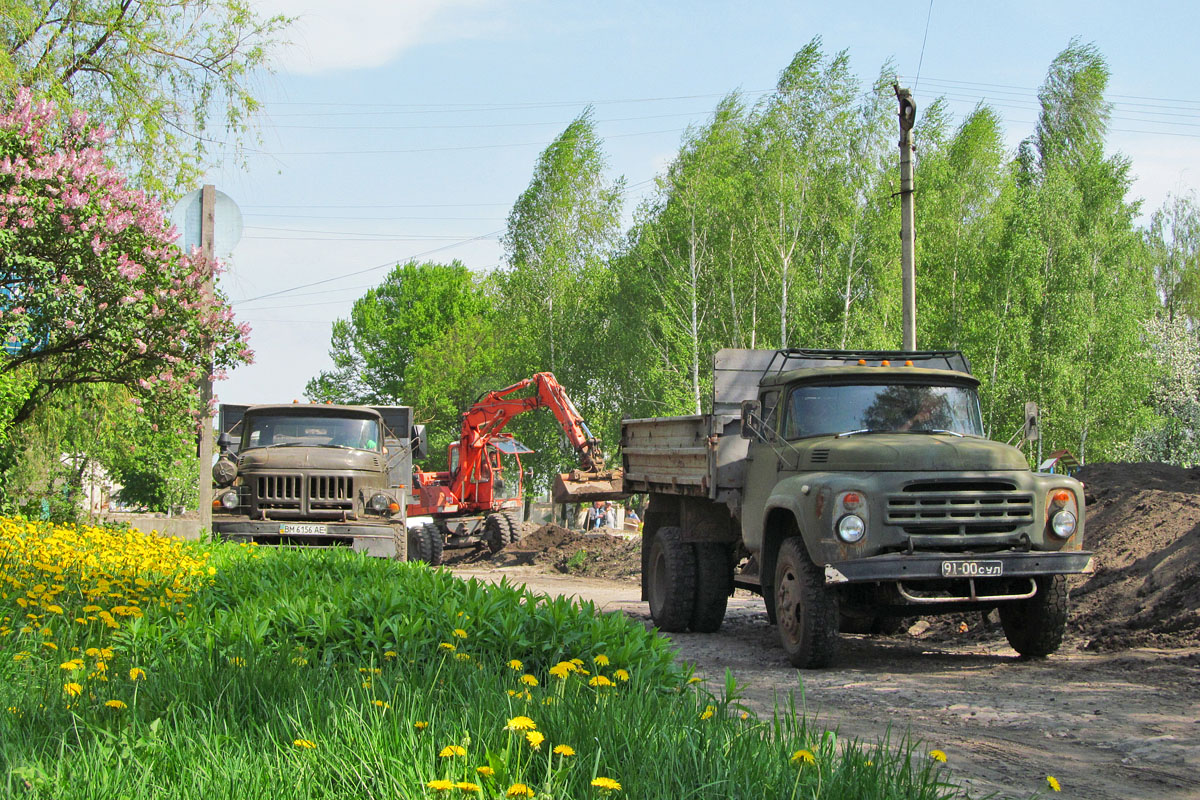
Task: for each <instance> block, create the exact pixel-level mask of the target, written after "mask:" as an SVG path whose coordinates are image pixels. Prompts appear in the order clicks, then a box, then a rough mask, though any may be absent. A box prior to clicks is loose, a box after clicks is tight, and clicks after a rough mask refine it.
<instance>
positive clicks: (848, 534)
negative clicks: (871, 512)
mask: <svg viewBox="0 0 1200 800" xmlns="http://www.w3.org/2000/svg"><path fill="white" fill-rule="evenodd" d="M866 532H867V524H866V523H865V522H863V519H862V517H860V516H858V515H857V514H847V515H846V516H844V517H842V518H841V519H839V520H838V524H837V535H838V538H839V539H841V540H842V541H843V542H849V543H851V544H853V543H854V542H857V541H858V540H859V539H861V538H862V537H863V535H864V534H866Z"/></svg>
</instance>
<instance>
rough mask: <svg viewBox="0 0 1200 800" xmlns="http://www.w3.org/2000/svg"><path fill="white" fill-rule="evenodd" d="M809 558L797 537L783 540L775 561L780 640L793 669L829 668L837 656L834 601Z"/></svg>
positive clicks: (836, 622)
mask: <svg viewBox="0 0 1200 800" xmlns="http://www.w3.org/2000/svg"><path fill="white" fill-rule="evenodd" d="M823 577H824V576H822V574H821V571H820V570H819V569H818V568H817V565H816V564H814V563H813V562H812V560H811V559H809V557H808V553H807V552H806V551H805V549H804V540H803V539H801V538H800V537H799V536H793V537H791V538H788V539H784V540H783V543H782V544H781V545H780V546H779V556H778V558H777V559H776V561H775V585H774V592H775V613H776V616H777V617H778V619H779V641H780V643H781V644H782V645H783V649H784V651H786V652H787V656H788V661H790V662H791V663H792V666H794V667H800V668H801V669H813V668H815V667H824V666H828V665H829V664H830V663H831V662H832V661H833V658H834V656H835V655H836V654H837V645H838V607H837V598H836V597H834V595H833V593H832V592H830V591H829V590H827V589H826V588H825V585H824V583H825V582H824V579H823Z"/></svg>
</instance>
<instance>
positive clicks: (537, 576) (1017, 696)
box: [455, 565, 1200, 800]
mask: <svg viewBox="0 0 1200 800" xmlns="http://www.w3.org/2000/svg"><path fill="white" fill-rule="evenodd" d="M455 572H456V573H457V574H459V575H462V576H463V577H468V576H475V577H478V578H480V579H482V580H498V579H499V577H500V576H501V575H507V576H508V577H509V579H510V580H514V581H518V582H524V583H526V584H527V585H528V586H529V588H531V589H533V590H534V591H537V592H545V593H547V594H553V595H558V594H566V595H575V596H578V597H580V598H583V599H587V600H592V601H594V602H595V603H596V604H597V606H598V607H599V608H600V609H601V610H604V611H620V612H623V613H626V614H629V615H630V616H632V617H635V618H637V619H640V620H643V621H645V622H646V623H647V624H649V617H650V614H649V609H648V608H647V605H646V604H645V603H643V602H641V601H639V600H638V587H637V585H636V584H632V583H628V582H619V581H609V580H600V579H586V578H576V577H570V576H566V575H552V574H545V573H543V572H541V571H540V570H535V569H531V568H522V567H518V568H508V569H494V568H492V569H489V568H486V567H481V566H479V565H476V566H473V567H470V568H456V569H455ZM669 638H670V639H671V640H672V641H673V642H674V644H675V645H676V647H677V648H678V651H679V657H680V658H681V659H683V660H685V661H690V662H692V663H693V664H695V665H696V669H697V674H699V675H701V676H703V677H706V678H709V679H711V683H712V689H713V691H719V690H720V687H721V685H722V681H723V677H724V673H725V669H726V668H728V669H730V670H732V671H733V674H734V676H735V677H736V678H737V681H738V683H739V685H740V686H741V687H742V692H743V697H744V702H745V704H746V705H749V706H752V707H754V708H755V709H756V710H758V711H759V712H760V713H769V712H770V711H771V709H772V708H773V707H774V700H775V698H776V696H779V697H783V696H784V695H785V694H786V692H788V691H793V690H799V689H803V704H804V706H805V708H806V709H807V711H808V713H810V714H811V715H812V716H813V717H815V718H817V720H818V721H819V722H821V723H822V724H823V725H824V726H826V727H828V728H834V729H837V730H839V731H840V734H841V735H842V736H848V737H853V738H859V739H863V740H866V741H875V740H876V739H879V738H880V737H882V736H883V735H884V734H885V732H887V731H888V729H889V727H890V729H891V731H892V733H891V736H892V738H893V740H894V739H896V738H898V736H899V735H901V734H904V733H909V734H911V735H912V736H913V737H915V738H917V739H920V740H921V741H922V742H923V743H924V747H925V748H937V749H940V750H943V751H945V752H946V754H947V755H948V757H949V766H950V767H952V768H953V771H954V776H955V778H956V779H958V780H959V781H960V782H961V783H962V784H963V785H964V786H965V787H966V788H967V789H968V790H969V793H970V796H971V797H978V796H982V795H986V794H988V793H989V792H995V793H996V794H997V796H999V797H1021V798H1026V797H1029V796H1030V795H1031V794H1033V793H1034V792H1035V791H1039V790H1041V791H1043V793H1044V792H1045V791H1046V782H1045V776H1046V775H1053V776H1055V777H1056V778H1057V779H1058V780H1059V782H1060V783H1061V785H1062V794H1061V795H1059V796H1060V797H1086V798H1088V800H1110V799H1111V800H1117V799H1118V798H1120V800H1129V799H1130V798H1145V799H1146V800H1151V799H1157V798H1172V800H1174V799H1175V798H1179V799H1182V798H1197V797H1200V649H1188V650H1152V649H1135V650H1127V651H1123V652H1119V653H1092V652H1087V651H1084V650H1081V649H1080V647H1079V643H1078V642H1068V643H1067V645H1066V646H1064V648H1063V649H1062V650H1061V651H1060V652H1059V653H1058V654H1056V655H1054V656H1052V657H1050V658H1048V659H1045V660H1041V661H1021V660H1019V659H1018V658H1017V655H1016V653H1015V652H1014V651H1013V650H1012V649H1011V648H1009V647H1008V645H1007V644H1006V643H1005V642H1004V639H1003V636H1002V635H1000V634H998V633H997V634H995V635H994V636H983V637H972V640H971V641H966V640H965V639H964V640H953V639H945V638H943V639H941V640H939V641H937V642H928V641H922V640H920V639H917V638H914V637H912V636H898V637H858V636H847V637H845V641H844V646H843V649H842V653H841V656H840V658H839V660H838V664H837V666H836V667H834V668H832V669H823V670H811V671H804V672H800V671H797V670H795V669H793V668H791V667H790V666H789V665H788V664H787V662H786V660H785V659H784V658H783V654H782V651H781V650H780V649H779V647H778V645H777V643H776V633H775V629H774V628H773V627H771V626H769V625H768V624H767V619H766V614H765V612H764V611H763V606H762V601H761V600H760V599H759V598H757V597H754V596H753V595H750V594H748V593H743V592H742V591H741V590H739V592H738V594H737V596H735V597H734V598H732V599H731V601H730V604H729V612H728V613H727V615H726V617H725V624H724V626H723V628H722V629H721V631H720V632H719V633H717V634H671V635H670V637H669ZM800 698H801V695H800V694H799V692H798V693H797V705H800V702H801V699H800Z"/></svg>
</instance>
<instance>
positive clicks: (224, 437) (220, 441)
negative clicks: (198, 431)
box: [217, 431, 233, 453]
mask: <svg viewBox="0 0 1200 800" xmlns="http://www.w3.org/2000/svg"><path fill="white" fill-rule="evenodd" d="M231 444H233V438H232V437H230V435H229V434H228V433H226V432H225V431H221V435H220V436H218V437H217V451H218V452H219V453H228V452H229V445H231Z"/></svg>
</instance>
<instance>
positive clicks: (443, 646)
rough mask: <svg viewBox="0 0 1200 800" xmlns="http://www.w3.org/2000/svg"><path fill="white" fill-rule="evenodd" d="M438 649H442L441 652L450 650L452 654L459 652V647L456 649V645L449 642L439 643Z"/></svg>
mask: <svg viewBox="0 0 1200 800" xmlns="http://www.w3.org/2000/svg"><path fill="white" fill-rule="evenodd" d="M438 649H440V650H449V651H450V652H451V653H453V652H454V651H455V650H457V649H458V648H457V647H455V646H454V645H452V644H450V643H449V642H439V643H438Z"/></svg>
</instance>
